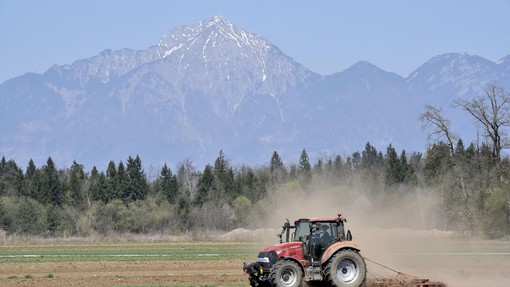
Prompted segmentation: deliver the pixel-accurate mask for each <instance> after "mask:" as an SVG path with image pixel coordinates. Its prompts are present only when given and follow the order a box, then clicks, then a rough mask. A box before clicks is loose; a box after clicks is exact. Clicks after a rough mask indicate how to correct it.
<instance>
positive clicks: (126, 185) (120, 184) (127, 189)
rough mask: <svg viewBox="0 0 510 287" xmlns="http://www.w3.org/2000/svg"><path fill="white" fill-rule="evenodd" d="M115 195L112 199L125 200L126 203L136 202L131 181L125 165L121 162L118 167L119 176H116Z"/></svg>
mask: <svg viewBox="0 0 510 287" xmlns="http://www.w3.org/2000/svg"><path fill="white" fill-rule="evenodd" d="M115 187H116V189H115V193H114V196H113V198H112V199H123V200H124V201H129V200H135V199H136V197H135V194H134V191H133V189H132V187H131V179H130V178H129V174H128V173H127V172H126V168H125V167H124V163H123V162H122V161H120V162H119V165H118V166H117V175H116V176H115Z"/></svg>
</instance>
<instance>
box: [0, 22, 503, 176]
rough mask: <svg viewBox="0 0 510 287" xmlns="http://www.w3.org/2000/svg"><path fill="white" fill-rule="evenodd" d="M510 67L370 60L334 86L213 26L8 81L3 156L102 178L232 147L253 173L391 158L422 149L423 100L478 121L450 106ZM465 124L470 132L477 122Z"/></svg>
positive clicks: (0, 108)
mask: <svg viewBox="0 0 510 287" xmlns="http://www.w3.org/2000/svg"><path fill="white" fill-rule="evenodd" d="M339 57H341V55H339ZM509 58H510V56H507V57H506V58H503V59H502V60H500V61H499V62H498V63H494V62H491V61H489V60H486V59H484V58H481V57H478V56H470V55H467V54H453V53H452V54H445V55H439V56H437V57H434V58H433V59H431V60H429V61H428V62H427V63H425V64H424V65H422V66H421V67H419V68H418V69H416V70H415V71H414V72H413V73H411V74H410V75H409V76H408V77H407V78H403V77H401V76H399V75H397V74H394V73H390V72H386V71H383V70H381V69H379V68H378V67H376V66H374V65H372V64H370V63H368V62H359V63H357V64H355V65H353V66H352V67H350V68H348V69H346V70H344V71H342V72H339V73H335V74H332V75H327V76H324V75H319V74H316V73H314V72H312V71H310V70H308V69H307V68H306V67H304V66H303V65H301V64H299V63H297V62H296V61H294V60H293V59H292V58H291V57H289V56H287V55H285V54H284V53H283V52H282V51H281V50H280V49H279V48H278V47H276V46H274V45H273V44H271V43H270V42H268V41H267V40H265V39H264V38H263V37H261V36H260V35H257V34H255V33H250V32H247V31H244V30H242V29H241V28H239V27H237V26H236V25H234V24H233V23H232V22H230V21H229V20H228V19H226V18H224V17H213V18H210V19H206V20H204V21H202V22H200V23H197V24H195V25H189V26H181V27H177V28H175V29H172V30H170V31H169V32H168V33H167V34H166V35H164V36H163V37H162V38H161V39H160V41H159V42H158V43H156V44H155V45H154V46H151V47H149V48H147V49H145V50H139V51H135V50H130V49H123V50H118V51H111V50H105V51H103V52H102V53H100V54H99V55H97V56H94V57H91V58H88V59H81V60H78V61H76V62H74V63H72V64H71V65H62V66H58V65H55V66H53V67H51V68H50V69H49V70H48V71H46V72H45V73H44V74H42V75H41V74H25V75H23V76H20V77H17V78H14V79H11V80H8V81H6V82H4V83H3V84H1V85H0V133H1V134H2V137H1V139H0V155H3V156H5V157H6V158H13V159H15V160H16V161H17V162H19V163H21V164H24V163H26V162H27V161H28V159H30V158H33V159H34V160H35V161H36V164H37V165H42V164H44V162H45V160H46V159H47V157H48V156H52V158H53V159H54V160H55V161H56V162H57V164H58V165H59V166H62V167H63V166H69V165H70V164H71V163H72V161H73V160H76V161H78V162H80V163H83V164H85V165H86V167H87V168H91V167H92V165H96V166H97V167H98V168H99V169H104V168H105V167H106V164H107V162H108V161H110V160H115V161H116V162H118V161H119V160H125V159H126V158H127V157H128V156H129V155H136V154H138V155H140V157H141V159H142V160H143V161H144V164H152V165H159V164H161V163H162V162H168V163H170V164H175V163H177V162H178V161H181V160H184V159H187V158H189V159H191V160H192V161H193V162H195V163H196V164H197V165H198V166H201V165H203V164H205V163H210V162H212V161H213V160H214V159H215V158H216V156H217V155H218V152H219V150H220V149H223V151H224V152H225V154H226V155H227V157H228V158H229V159H231V160H232V161H233V162H234V163H246V164H264V163H267V162H268V160H269V159H270V157H271V154H272V152H273V151H274V150H276V151H278V152H279V153H280V155H281V156H282V157H283V158H284V160H286V161H288V162H296V161H297V160H298V158H299V153H300V151H301V150H302V149H303V148H306V149H307V151H308V153H309V154H310V155H311V156H312V157H314V158H316V157H317V156H324V155H328V154H340V155H345V154H347V155H348V154H350V153H352V152H353V151H357V150H361V149H363V147H364V145H365V143H366V142H368V141H369V142H371V143H372V144H373V145H375V146H376V147H377V148H378V149H380V150H382V151H383V152H384V151H385V148H386V147H387V145H388V144H389V143H392V144H393V145H394V146H396V147H397V148H399V149H406V150H407V151H423V149H424V148H425V146H426V132H424V131H423V130H422V129H421V124H420V122H419V121H418V117H419V114H420V113H421V112H422V111H423V105H424V103H432V104H435V105H438V106H441V107H444V108H445V110H446V111H447V113H448V115H452V116H453V117H454V118H451V119H450V120H451V121H452V122H454V123H455V122H460V123H467V121H468V119H469V118H468V117H466V116H463V115H462V113H460V112H459V111H452V109H451V108H450V107H449V105H450V103H451V101H452V100H453V99H455V98H457V97H466V98H467V97H473V96H476V95H478V94H479V93H480V92H483V88H484V87H485V85H486V84H487V83H489V82H491V81H494V80H497V81H498V82H499V83H500V84H502V85H503V86H504V87H507V88H508V87H510V60H509ZM456 127H458V128H459V129H461V130H459V133H460V134H461V135H466V136H467V137H469V135H470V134H471V135H472V130H473V123H472V122H470V123H469V124H464V125H458V126H457V125H456ZM470 140H472V139H467V140H465V141H468V142H469V141H470Z"/></svg>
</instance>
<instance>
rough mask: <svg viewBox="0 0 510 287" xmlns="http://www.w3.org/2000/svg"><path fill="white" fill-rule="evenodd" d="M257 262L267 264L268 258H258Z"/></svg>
mask: <svg viewBox="0 0 510 287" xmlns="http://www.w3.org/2000/svg"><path fill="white" fill-rule="evenodd" d="M257 262H259V263H269V257H258V258H257Z"/></svg>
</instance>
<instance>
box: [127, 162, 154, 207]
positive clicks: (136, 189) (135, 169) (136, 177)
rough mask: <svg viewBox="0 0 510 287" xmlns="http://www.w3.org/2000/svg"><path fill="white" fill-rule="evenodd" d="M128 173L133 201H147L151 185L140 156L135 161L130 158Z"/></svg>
mask: <svg viewBox="0 0 510 287" xmlns="http://www.w3.org/2000/svg"><path fill="white" fill-rule="evenodd" d="M127 173H128V175H129V179H130V185H129V187H130V189H131V190H132V193H133V194H132V195H131V197H132V198H133V200H143V199H145V198H146V197H147V194H148V193H149V185H148V183H147V178H146V177H145V172H144V170H143V168H142V161H141V160H140V157H139V156H138V155H137V156H136V158H134V159H133V158H132V157H131V156H130V157H129V158H128V161H127Z"/></svg>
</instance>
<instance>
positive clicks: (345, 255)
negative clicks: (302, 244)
mask: <svg viewBox="0 0 510 287" xmlns="http://www.w3.org/2000/svg"><path fill="white" fill-rule="evenodd" d="M324 273H325V275H326V280H327V281H328V282H329V284H330V285H331V286H336V287H358V286H361V285H362V284H363V283H364V282H365V277H366V274H367V266H366V265H365V260H363V257H361V255H360V254H359V253H358V252H357V251H354V250H349V249H347V250H342V251H340V252H338V253H336V254H335V255H333V257H332V258H331V260H329V262H328V264H327V265H326V268H325V269H324Z"/></svg>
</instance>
